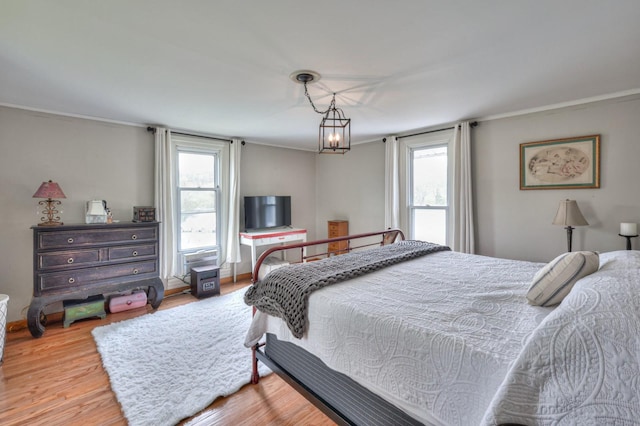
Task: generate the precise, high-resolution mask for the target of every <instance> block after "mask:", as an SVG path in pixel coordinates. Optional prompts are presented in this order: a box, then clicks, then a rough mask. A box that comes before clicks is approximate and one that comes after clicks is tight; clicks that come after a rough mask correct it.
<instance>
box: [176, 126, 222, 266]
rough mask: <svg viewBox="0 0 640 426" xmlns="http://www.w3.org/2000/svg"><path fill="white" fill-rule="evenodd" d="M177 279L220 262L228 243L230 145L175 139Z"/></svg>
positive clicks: (213, 141)
mask: <svg viewBox="0 0 640 426" xmlns="http://www.w3.org/2000/svg"><path fill="white" fill-rule="evenodd" d="M171 144H172V148H171V152H172V155H171V165H172V178H171V179H172V180H171V181H172V182H173V184H172V187H173V195H172V199H173V201H172V205H173V218H172V221H171V223H172V232H173V234H172V243H171V246H169V247H170V248H169V247H168V248H167V249H171V250H173V255H172V263H173V268H174V269H173V274H172V275H173V276H178V277H182V276H184V275H185V274H187V273H188V272H189V270H190V268H192V267H194V266H202V265H204V264H211V262H212V261H213V262H216V263H217V262H219V257H220V255H221V253H222V243H223V241H225V240H226V237H227V236H226V233H225V232H224V229H223V226H222V224H224V223H227V217H226V215H227V212H226V210H225V209H226V205H225V203H226V198H225V197H226V193H227V191H228V190H229V189H228V180H229V179H228V173H229V143H228V142H226V141H220V140H216V139H209V138H201V137H196V136H187V135H177V134H173V135H172V136H171Z"/></svg>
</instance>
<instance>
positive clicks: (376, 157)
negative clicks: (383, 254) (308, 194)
mask: <svg viewBox="0 0 640 426" xmlns="http://www.w3.org/2000/svg"><path fill="white" fill-rule="evenodd" d="M384 151H385V150H384V143H382V141H379V142H371V143H366V144H359V145H354V146H352V147H351V151H350V152H348V153H346V154H345V155H325V154H316V157H317V164H318V169H317V174H316V197H317V212H316V229H317V233H318V235H317V237H318V238H323V239H324V238H327V221H328V220H332V219H340V220H348V221H349V233H350V234H360V233H364V232H373V231H379V230H382V229H384Z"/></svg>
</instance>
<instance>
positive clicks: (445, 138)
mask: <svg viewBox="0 0 640 426" xmlns="http://www.w3.org/2000/svg"><path fill="white" fill-rule="evenodd" d="M453 135H454V131H453V129H447V130H442V131H438V132H433V133H427V134H422V135H415V136H408V137H405V138H402V139H401V141H400V147H401V155H400V206H401V211H400V227H401V228H402V229H407V230H408V233H409V238H410V239H413V238H415V233H414V226H415V224H414V221H413V212H414V206H413V205H412V202H413V200H412V197H413V161H412V153H413V151H414V150H418V149H424V148H432V147H433V148H435V147H439V146H446V147H447V206H446V215H445V217H446V225H445V239H446V242H445V244H446V245H451V238H452V235H453V226H454V225H453V222H454V221H453V203H454V200H453V166H454V164H453ZM424 209H428V208H427V207H424ZM430 209H434V210H435V209H442V208H441V207H440V206H432V207H430Z"/></svg>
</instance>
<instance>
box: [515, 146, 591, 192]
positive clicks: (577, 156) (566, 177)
mask: <svg viewBox="0 0 640 426" xmlns="http://www.w3.org/2000/svg"><path fill="white" fill-rule="evenodd" d="M586 188H600V135H588V136H578V137H572V138H564V139H551V140H546V141H539V142H526V143H521V144H520V189H521V190H526V189H586Z"/></svg>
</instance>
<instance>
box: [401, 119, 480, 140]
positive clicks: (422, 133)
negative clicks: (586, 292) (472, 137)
mask: <svg viewBox="0 0 640 426" xmlns="http://www.w3.org/2000/svg"><path fill="white" fill-rule="evenodd" d="M477 125H478V122H477V121H474V122H472V123H469V126H470V127H476V126H477ZM455 128H456V126H452V127H445V128H444V129H437V130H427V131H426V132H420V133H413V134H411V135H404V136H398V139H402V138H410V137H411V136H419V135H426V134H428V133H436V132H443V131H445V130H451V129H455Z"/></svg>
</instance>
